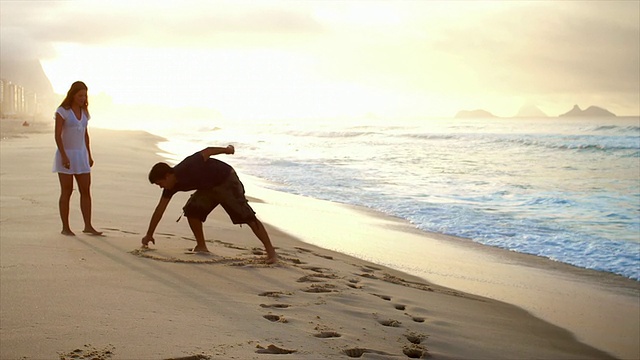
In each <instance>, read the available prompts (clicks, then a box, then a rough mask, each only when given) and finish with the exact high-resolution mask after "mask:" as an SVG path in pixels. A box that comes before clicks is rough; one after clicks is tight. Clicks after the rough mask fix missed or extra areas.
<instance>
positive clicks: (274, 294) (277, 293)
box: [258, 291, 291, 298]
mask: <svg viewBox="0 0 640 360" xmlns="http://www.w3.org/2000/svg"><path fill="white" fill-rule="evenodd" d="M282 295H291V293H283V292H282V291H265V292H263V293H260V294H258V296H267V297H272V298H279V297H280V296H282Z"/></svg>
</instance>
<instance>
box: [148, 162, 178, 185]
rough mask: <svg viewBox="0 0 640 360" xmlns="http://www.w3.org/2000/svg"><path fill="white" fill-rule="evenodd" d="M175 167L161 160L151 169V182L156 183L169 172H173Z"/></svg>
mask: <svg viewBox="0 0 640 360" xmlns="http://www.w3.org/2000/svg"><path fill="white" fill-rule="evenodd" d="M172 173H173V168H172V167H171V166H169V165H167V164H166V163H163V162H159V163H157V164H155V165H153V167H152V168H151V171H149V182H150V183H152V184H155V183H156V181H158V180H162V179H164V178H165V177H166V176H167V174H172Z"/></svg>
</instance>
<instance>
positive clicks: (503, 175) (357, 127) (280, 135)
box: [139, 117, 640, 279]
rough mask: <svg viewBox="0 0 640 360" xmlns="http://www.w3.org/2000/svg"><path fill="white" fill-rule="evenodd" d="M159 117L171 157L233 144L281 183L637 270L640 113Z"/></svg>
mask: <svg viewBox="0 0 640 360" xmlns="http://www.w3.org/2000/svg"><path fill="white" fill-rule="evenodd" d="M139 125H140V126H141V128H144V127H143V126H144V124H142V123H140V124H139ZM159 125H162V126H159ZM153 126H154V128H155V130H153V131H154V132H155V133H156V134H158V135H161V136H164V137H166V138H167V139H169V140H168V141H167V142H164V143H162V144H160V147H161V149H162V150H163V151H165V152H168V153H172V154H176V157H175V158H174V159H173V160H175V161H177V160H178V159H181V158H182V157H184V156H186V155H189V154H191V153H193V152H195V151H197V150H200V149H201V148H203V147H205V146H225V145H227V144H229V143H231V144H234V145H235V146H236V149H237V152H236V155H234V156H226V157H225V158H224V159H223V160H224V161H227V162H229V163H230V164H231V165H233V166H235V167H236V168H238V169H239V170H240V171H242V172H244V173H247V174H250V175H254V176H257V177H260V178H263V179H266V180H269V181H271V182H272V184H273V185H271V186H272V188H274V189H275V190H279V191H285V192H290V193H294V194H299V195H305V196H310V197H315V198H319V199H324V200H330V201H336V202H342V203H347V204H353V205H359V206H365V207H369V208H371V209H374V210H377V211H381V212H384V213H387V214H390V215H393V216H397V217H400V218H403V219H406V220H408V221H410V222H411V223H413V224H414V226H415V227H417V228H419V229H422V230H427V231H433V232H440V233H444V234H450V235H456V236H461V237H466V238H470V239H473V240H474V241H477V242H480V243H483V244H487V245H492V246H498V247H502V248H506V249H510V250H514V251H518V252H523V253H530V254H535V255H540V256H545V257H548V258H550V259H554V260H558V261H562V262H566V263H570V264H574V265H577V266H582V267H587V268H593V269H596V270H603V271H611V272H616V273H619V274H622V275H625V276H627V277H630V278H634V279H640V270H639V269H638V266H637V265H638V263H640V236H639V234H640V161H639V158H640V120H639V119H638V118H637V117H636V118H605V119H575V118H570V119H565V118H542V119H484V120H483V119H464V120H460V119H430V120H426V119H414V120H395V121H389V120H382V119H364V120H357V121H344V120H342V121H323V122H315V123H309V122H301V123H297V122H294V121H287V122H281V123H260V122H252V123H250V122H247V123H242V122H240V123H233V124H229V123H227V124H225V123H222V122H219V121H218V122H214V121H206V120H198V121H186V120H185V119H182V121H181V122H179V123H172V122H164V123H153Z"/></svg>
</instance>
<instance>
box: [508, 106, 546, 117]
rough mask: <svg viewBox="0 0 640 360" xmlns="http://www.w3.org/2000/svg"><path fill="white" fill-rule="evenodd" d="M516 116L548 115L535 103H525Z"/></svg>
mask: <svg viewBox="0 0 640 360" xmlns="http://www.w3.org/2000/svg"><path fill="white" fill-rule="evenodd" d="M514 117H535V118H540V117H548V115H547V114H545V113H544V112H543V111H542V110H540V109H539V108H538V107H537V106H535V105H524V106H523V107H521V108H520V110H518V113H517V114H516V115H515V116H514Z"/></svg>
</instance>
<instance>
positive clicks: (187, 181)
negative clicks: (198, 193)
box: [162, 151, 233, 198]
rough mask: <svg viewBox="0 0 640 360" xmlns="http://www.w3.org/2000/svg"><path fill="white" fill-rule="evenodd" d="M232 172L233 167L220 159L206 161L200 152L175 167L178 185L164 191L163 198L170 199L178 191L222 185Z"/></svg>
mask: <svg viewBox="0 0 640 360" xmlns="http://www.w3.org/2000/svg"><path fill="white" fill-rule="evenodd" d="M231 170H233V169H232V168H231V165H229V164H227V163H225V162H222V161H220V160H218V159H213V158H209V159H207V160H206V161H205V160H204V159H203V158H202V154H200V152H199V151H198V152H197V153H195V154H193V155H191V156H189V157H187V158H186V159H184V160H182V161H181V162H180V163H179V164H178V165H176V166H174V168H173V172H174V174H175V176H176V181H177V182H176V185H175V186H174V187H173V188H172V189H164V190H163V191H162V197H165V198H170V197H172V196H173V195H174V194H175V193H177V192H178V191H191V190H200V189H210V188H212V187H214V186H217V185H220V184H222V183H223V182H224V181H225V180H226V179H227V178H228V177H229V174H231Z"/></svg>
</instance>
